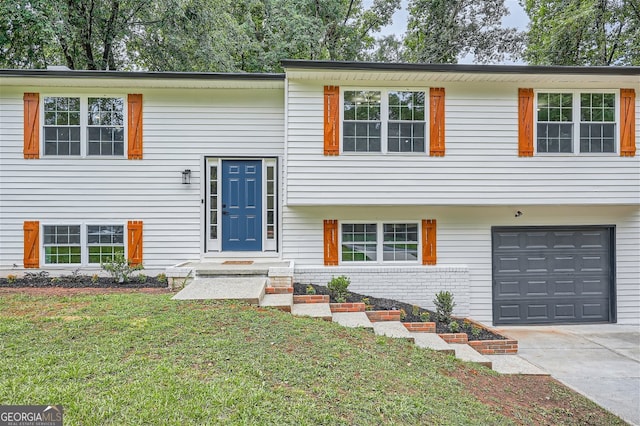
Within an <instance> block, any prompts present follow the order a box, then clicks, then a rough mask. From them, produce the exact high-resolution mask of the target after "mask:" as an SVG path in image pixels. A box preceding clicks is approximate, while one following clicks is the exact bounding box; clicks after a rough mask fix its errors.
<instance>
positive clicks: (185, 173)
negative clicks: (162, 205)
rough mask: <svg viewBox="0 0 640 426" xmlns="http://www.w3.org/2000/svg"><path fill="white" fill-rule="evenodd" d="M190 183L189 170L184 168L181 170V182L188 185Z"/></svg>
mask: <svg viewBox="0 0 640 426" xmlns="http://www.w3.org/2000/svg"><path fill="white" fill-rule="evenodd" d="M190 183H191V170H189V169H184V170H183V171H182V184H183V185H189V184H190Z"/></svg>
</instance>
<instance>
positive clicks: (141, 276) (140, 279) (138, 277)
mask: <svg viewBox="0 0 640 426" xmlns="http://www.w3.org/2000/svg"><path fill="white" fill-rule="evenodd" d="M136 281H138V282H139V283H140V284H144V283H146V282H147V276H146V275H145V274H138V275H136Z"/></svg>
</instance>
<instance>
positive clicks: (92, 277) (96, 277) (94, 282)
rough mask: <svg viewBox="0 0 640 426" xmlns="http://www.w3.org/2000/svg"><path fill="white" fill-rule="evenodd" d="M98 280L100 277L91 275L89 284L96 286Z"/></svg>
mask: <svg viewBox="0 0 640 426" xmlns="http://www.w3.org/2000/svg"><path fill="white" fill-rule="evenodd" d="M99 280H100V275H98V274H93V275H91V282H92V283H93V284H96V283H97V282H98V281H99Z"/></svg>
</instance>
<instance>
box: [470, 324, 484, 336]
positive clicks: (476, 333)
mask: <svg viewBox="0 0 640 426" xmlns="http://www.w3.org/2000/svg"><path fill="white" fill-rule="evenodd" d="M480 333H482V329H481V328H480V327H478V326H475V325H472V326H471V335H472V336H473V337H479V336H480Z"/></svg>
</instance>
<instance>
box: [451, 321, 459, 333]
mask: <svg viewBox="0 0 640 426" xmlns="http://www.w3.org/2000/svg"><path fill="white" fill-rule="evenodd" d="M449 330H450V331H451V332H452V333H457V332H458V331H460V324H458V322H457V321H451V322H450V323H449Z"/></svg>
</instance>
